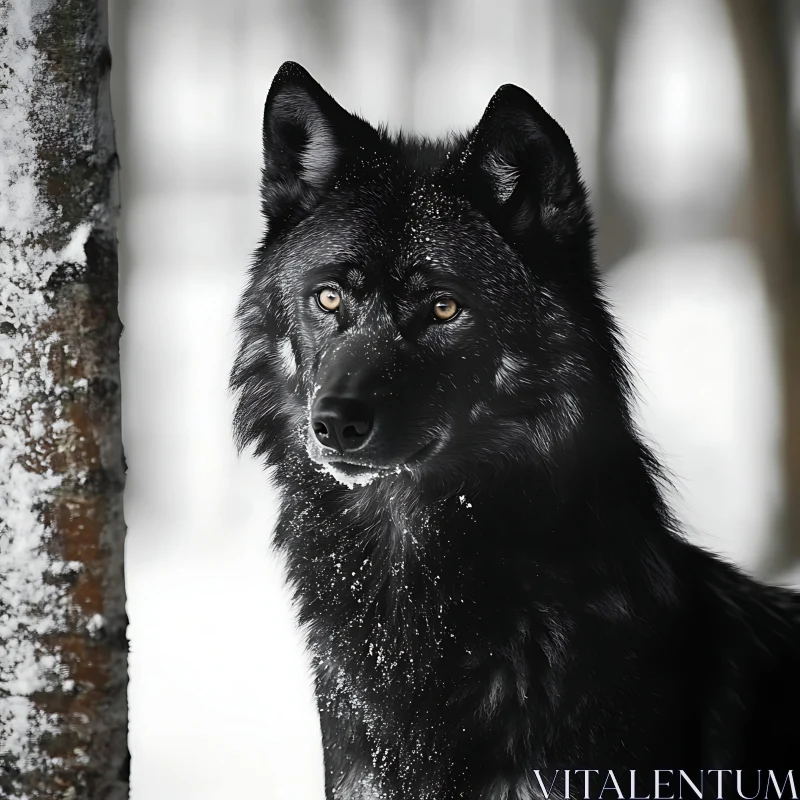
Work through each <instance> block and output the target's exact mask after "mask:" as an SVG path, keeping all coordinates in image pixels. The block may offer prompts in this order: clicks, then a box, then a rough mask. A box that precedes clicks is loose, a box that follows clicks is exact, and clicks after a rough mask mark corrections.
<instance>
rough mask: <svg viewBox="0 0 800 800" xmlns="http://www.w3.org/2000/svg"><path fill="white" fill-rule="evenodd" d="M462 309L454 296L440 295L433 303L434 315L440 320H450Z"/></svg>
mask: <svg viewBox="0 0 800 800" xmlns="http://www.w3.org/2000/svg"><path fill="white" fill-rule="evenodd" d="M459 311H460V308H459V305H458V303H456V301H455V300H453V298H452V297H440V298H439V299H438V300H437V301H436V302H435V303H434V304H433V316H434V317H435V318H436V319H438V320H439V322H448V321H449V320H451V319H453V317H455V316H456V314H458V312H459Z"/></svg>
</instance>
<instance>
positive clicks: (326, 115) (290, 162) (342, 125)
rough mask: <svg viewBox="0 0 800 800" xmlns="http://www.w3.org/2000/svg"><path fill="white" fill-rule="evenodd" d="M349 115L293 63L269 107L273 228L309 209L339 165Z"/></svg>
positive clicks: (265, 204) (266, 176)
mask: <svg viewBox="0 0 800 800" xmlns="http://www.w3.org/2000/svg"><path fill="white" fill-rule="evenodd" d="M354 123H357V120H356V119H355V118H354V117H352V116H351V115H350V114H348V113H347V111H345V110H344V109H343V108H342V107H341V106H340V105H339V104H338V103H337V102H336V101H335V100H334V99H333V98H332V97H331V96H330V95H329V94H328V93H327V92H326V91H325V90H324V89H323V88H322V87H321V86H320V85H319V84H318V83H317V82H316V81H315V80H314V79H313V78H312V77H311V76H310V75H309V74H308V72H306V70H304V69H303V68H302V67H301V66H300V65H299V64H295V63H294V62H292V61H287V62H286V63H285V64H283V65H282V66H281V68H280V69H279V70H278V72H277V73H276V75H275V78H274V79H273V81H272V86H271V87H270V90H269V94H268V95H267V101H266V104H265V105H264V127H263V144H264V170H263V181H262V189H261V195H262V209H263V212H264V215H265V216H266V217H267V220H268V222H269V226H270V229H271V230H274V229H275V228H276V227H279V226H280V224H281V223H282V222H283V221H284V220H285V219H286V218H287V217H288V216H289V215H290V214H292V213H293V212H295V211H309V210H310V209H311V208H313V207H314V205H316V203H317V202H318V200H319V198H320V196H321V195H322V193H323V192H324V191H325V189H326V188H327V187H328V186H329V184H330V182H331V179H332V178H333V176H334V173H335V172H336V170H337V167H338V166H339V164H340V162H341V159H342V156H343V153H344V148H345V140H346V139H347V136H348V128H349V127H350V126H351V125H352V124H354Z"/></svg>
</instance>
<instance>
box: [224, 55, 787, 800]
mask: <svg viewBox="0 0 800 800" xmlns="http://www.w3.org/2000/svg"><path fill="white" fill-rule="evenodd" d="M262 198H263V210H264V214H265V218H266V221H267V229H266V233H265V236H264V240H263V242H262V245H261V247H260V248H259V250H258V252H257V253H256V258H255V260H254V263H253V267H252V270H251V280H250V283H249V285H248V287H247V289H246V291H245V293H244V295H243V297H242V302H241V306H240V313H239V321H240V331H241V347H240V351H239V356H238V358H237V362H236V365H235V366H234V370H233V374H232V385H233V386H234V387H235V388H236V390H237V391H238V393H239V401H238V406H237V415H236V429H237V435H238V439H239V442H240V443H241V444H253V445H254V446H255V449H256V451H257V452H258V453H259V454H260V455H263V456H264V458H265V461H266V463H267V464H268V465H270V466H271V467H272V468H273V474H274V478H275V480H276V482H277V483H278V485H279V486H280V488H281V492H282V498H283V499H282V507H281V514H280V518H279V522H278V526H277V529H276V533H275V541H276V544H277V546H278V547H279V548H280V549H281V550H282V552H283V553H284V554H285V556H286V562H287V569H288V578H289V581H290V583H291V585H292V587H293V589H294V592H295V597H296V601H297V611H298V617H299V620H300V622H301V623H302V624H303V626H304V630H305V632H306V636H307V640H308V644H309V649H310V653H311V657H312V659H313V662H314V667H315V675H316V690H317V698H318V703H319V710H320V720H321V730H322V739H323V748H324V753H325V774H326V792H327V797H328V798H329V800H330V799H331V798H342V799H346V800H375V799H376V798H377V799H378V800H407V799H410V798H414V800H423V799H425V800H427V799H428V798H430V800H455V798H474V800H479V799H482V800H493V799H494V798H498V800H527V798H533V797H540V796H542V788H541V785H540V784H539V783H538V779H536V778H534V776H535V775H541V774H545V775H547V774H550V775H552V774H553V770H557V769H562V770H563V769H578V768H580V769H596V770H598V771H608V770H610V769H637V770H641V771H646V770H654V769H684V770H691V769H711V768H718V769H731V770H735V769H746V768H759V769H776V770H777V769H786V768H789V767H792V766H797V764H795V762H796V761H797V753H798V752H800V737H799V736H798V734H797V732H796V730H791V729H789V728H787V725H786V722H785V721H786V720H787V719H792V718H795V719H796V718H798V717H800V684H798V680H797V675H798V674H800V644H799V641H800V634H799V633H798V630H799V629H800V611H799V610H798V609H799V607H800V606H799V604H798V599H797V596H796V595H794V594H792V593H790V592H788V591H784V590H779V589H773V588H768V587H765V586H762V585H760V584H758V583H756V582H755V581H753V580H751V579H750V578H748V577H746V576H744V575H742V574H741V573H739V572H737V571H736V570H735V569H733V568H732V567H730V566H728V565H726V564H723V563H722V562H720V561H718V560H717V559H716V558H714V557H713V556H711V555H710V554H708V553H705V552H704V551H702V550H700V549H698V548H694V547H692V546H690V545H688V544H687V543H686V542H685V541H684V540H683V539H682V537H681V536H680V533H679V526H678V525H677V523H676V522H675V520H674V519H673V517H672V515H671V513H670V511H669V509H668V508H667V507H666V506H665V504H664V502H663V500H662V497H661V486H660V485H661V482H662V480H663V476H662V473H661V470H660V468H659V465H658V463H657V461H656V459H655V458H654V457H653V455H652V453H651V452H650V450H649V449H648V448H647V447H646V446H645V445H644V444H643V442H642V441H641V439H640V437H639V435H638V433H637V432H636V430H635V427H634V425H633V424H632V422H631V413H630V394H631V392H630V381H629V377H628V372H627V368H626V365H625V361H624V358H623V354H622V350H621V348H620V345H619V341H618V339H619V337H618V333H617V329H616V326H615V323H614V321H613V318H612V316H611V315H610V313H609V311H608V309H607V307H606V304H605V303H604V301H603V298H602V294H601V291H600V285H599V284H600V281H599V277H598V273H597V270H596V267H595V264H594V256H593V244H592V242H593V229H592V223H591V214H590V211H589V207H588V203H587V199H586V192H585V190H584V187H583V185H582V183H581V181H580V177H579V174H578V167H577V161H576V158H575V154H574V152H573V151H572V147H571V145H570V142H569V139H568V138H567V136H566V134H565V133H564V131H563V130H562V129H561V128H560V127H559V126H558V124H557V123H556V122H555V121H554V120H553V119H552V118H550V117H549V116H548V115H547V114H546V112H545V111H544V110H543V109H542V108H541V107H540V106H539V105H538V104H537V103H536V101H534V100H533V98H531V97H530V96H529V95H527V94H526V93H525V92H523V91H522V90H521V89H518V88H517V87H513V86H506V87H503V88H501V89H500V90H499V91H498V93H497V94H496V95H495V97H494V98H493V99H492V101H491V102H490V104H489V107H488V108H487V110H486V112H485V114H484V116H483V118H482V119H481V121H480V122H479V124H478V125H477V126H476V128H475V129H474V130H473V131H471V132H470V133H468V134H467V135H465V136H461V137H457V136H453V137H451V138H450V139H449V140H447V141H442V142H436V143H432V142H429V141H425V140H418V139H414V138H410V137H405V136H396V137H391V136H389V135H388V134H387V133H386V132H385V131H383V130H375V129H374V128H372V127H371V126H369V125H368V124H367V123H366V122H364V121H363V120H361V119H359V118H357V117H354V116H352V115H350V114H348V113H347V112H346V111H344V109H342V108H341V107H340V106H339V105H338V104H336V103H335V102H334V101H333V99H332V98H331V97H330V96H329V95H327V94H326V93H325V92H324V91H323V90H322V89H321V88H320V87H319V86H318V85H317V84H316V83H315V82H314V81H313V80H312V79H311V78H310V76H308V74H307V73H306V72H305V71H304V70H302V68H300V67H298V66H297V65H293V64H287V65H284V67H282V68H281V71H280V72H279V73H278V75H277V76H276V79H275V82H274V83H273V86H272V88H271V90H270V93H269V96H268V98H267V104H266V108H265V116H264V182H263V191H262ZM536 770H539V771H540V772H539V773H536V772H535V771H536ZM548 771H549V772H548ZM596 788H599V787H596ZM642 788H643V790H644V793H645V794H646V787H642ZM551 796H554V797H555V796H557V790H556V792H555V793H554V794H552V795H551Z"/></svg>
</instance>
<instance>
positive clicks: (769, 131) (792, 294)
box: [728, 0, 800, 569]
mask: <svg viewBox="0 0 800 800" xmlns="http://www.w3.org/2000/svg"><path fill="white" fill-rule="evenodd" d="M787 9H788V6H784V4H783V3H781V2H779V1H778V0H760V2H754V0H728V10H729V12H730V18H731V21H732V24H733V30H734V34H735V38H736V41H737V43H738V47H739V53H740V58H741V64H742V75H743V79H744V88H745V95H746V99H747V119H748V127H749V132H750V150H751V160H750V180H749V186H748V197H749V198H750V202H751V204H752V219H753V221H754V222H753V228H752V230H751V231H750V232H749V233H750V235H751V236H752V239H753V241H754V244H755V246H756V248H757V249H758V252H759V254H760V256H761V260H762V263H763V266H764V271H765V276H766V282H767V287H768V291H769V295H770V298H771V302H772V307H773V310H774V312H775V317H776V342H777V346H778V355H779V360H780V362H779V363H780V375H781V382H782V393H781V394H782V397H781V400H782V414H783V419H782V422H783V426H782V427H783V430H782V440H783V446H782V462H783V474H784V492H783V502H784V506H783V515H782V519H781V520H780V521H779V524H778V534H779V540H778V542H777V545H776V547H775V553H774V556H773V562H774V563H773V564H772V565H771V566H773V567H774V568H776V569H780V568H783V569H785V568H786V567H788V566H790V565H791V563H792V562H794V561H796V560H797V559H798V558H800V231H798V220H797V211H796V206H795V196H794V186H793V178H792V175H793V172H794V170H793V153H792V150H793V148H792V139H791V133H790V131H791V121H790V115H789V114H790V112H789V108H790V106H789V41H788V35H787V30H786V28H787V25H786V22H788V19H786V18H785V12H786V11H787ZM786 16H788V15H786Z"/></svg>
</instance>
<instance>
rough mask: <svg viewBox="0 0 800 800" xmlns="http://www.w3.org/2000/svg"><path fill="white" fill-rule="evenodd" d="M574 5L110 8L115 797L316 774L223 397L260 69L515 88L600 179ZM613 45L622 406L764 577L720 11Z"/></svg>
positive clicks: (385, 110) (755, 403)
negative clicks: (118, 614) (114, 200)
mask: <svg viewBox="0 0 800 800" xmlns="http://www.w3.org/2000/svg"><path fill="white" fill-rule="evenodd" d="M572 5H573V4H570V3H565V2H559V0H535V1H534V0H492V2H489V0H484V2H467V0H436V2H434V1H433V0H431V2H428V3H426V2H425V1H424V0H409V2H406V3H402V2H378V1H377V0H348V1H347V2H333V0H330V2H326V0H321V1H320V0H291V1H290V0H271V2H267V1H265V0H227V1H226V2H225V3H216V2H211V0H121V2H115V0H112V2H111V3H110V6H111V12H112V50H113V55H114V71H113V72H114V81H115V83H114V87H113V90H114V107H115V115H116V119H117V126H118V140H119V149H120V154H121V160H122V192H123V194H122V197H123V223H122V228H121V254H120V262H121V269H122V298H121V316H122V319H123V322H124V324H125V334H124V337H123V340H122V359H123V361H122V369H123V381H124V384H123V414H124V437H125V450H126V456H127V461H128V466H129V472H128V483H127V490H126V495H125V513H126V518H127V523H128V539H127V551H126V555H127V562H126V563H127V567H126V569H127V588H128V597H129V601H128V611H129V615H130V639H131V651H132V652H131V667H130V675H131V682H130V706H131V711H130V720H131V721H130V749H131V752H132V756H133V761H132V770H133V771H132V797H133V800H161V798H163V799H164V800H182V799H183V798H185V799H186V800H231V798H250V797H252V798H288V797H291V798H293V800H321V798H322V797H323V796H324V794H323V789H322V762H321V752H320V745H319V741H318V738H319V730H318V723H317V720H316V716H315V711H314V707H313V702H312V694H311V683H310V678H309V672H308V669H307V666H306V663H305V660H304V657H303V653H302V648H301V646H300V641H299V637H298V634H297V632H296V631H295V629H294V626H293V622H292V614H291V609H290V606H289V601H288V599H287V597H286V594H285V592H284V589H283V587H282V583H281V577H280V564H278V563H276V561H275V558H274V556H273V555H272V554H271V553H270V551H269V549H268V534H269V530H270V525H271V519H272V514H273V509H274V496H273V494H272V491H271V489H270V487H269V486H268V484H267V481H266V479H265V478H264V476H263V475H262V473H261V471H260V469H259V467H258V465H257V464H255V463H254V462H253V461H252V460H251V459H249V458H246V457H245V458H241V459H240V458H237V456H236V454H235V452H234V449H233V446H232V444H231V437H230V419H231V401H230V399H229V398H228V396H227V392H226V381H227V372H228V369H229V365H230V362H231V357H232V351H233V346H234V335H233V325H232V315H233V309H234V305H235V302H236V298H237V294H238V292H239V290H240V288H241V287H242V282H243V276H244V272H245V269H246V267H247V264H248V261H249V257H250V254H251V251H252V250H253V249H254V247H255V244H256V241H257V239H258V236H259V233H260V219H259V212H258V194H257V192H258V181H259V171H260V124H261V114H262V107H263V101H264V98H265V96H266V92H267V89H268V87H269V83H270V81H271V79H272V76H273V74H274V73H275V71H276V70H277V68H278V66H279V65H280V64H281V63H282V62H283V61H284V60H286V59H293V60H296V61H299V62H300V63H302V64H303V65H304V66H305V67H306V68H307V69H309V70H310V72H311V73H312V74H313V75H314V76H315V77H316V78H317V79H318V80H319V81H320V82H321V83H322V84H323V85H324V86H325V87H326V88H327V89H328V90H329V91H331V92H332V94H333V95H334V96H335V97H336V98H337V99H338V100H339V102H341V103H342V104H343V105H344V106H345V107H346V108H349V109H351V110H356V111H359V112H361V113H362V114H364V115H365V116H366V117H367V118H368V119H370V120H372V121H376V122H377V121H382V120H385V121H388V122H389V123H390V125H391V126H392V127H394V128H396V127H398V126H404V127H408V128H413V129H415V130H417V131H420V132H424V133H428V134H437V133H442V132H445V131H446V130H448V129H449V128H465V127H467V126H470V125H472V124H474V123H475V122H476V121H477V119H478V118H479V116H480V115H481V113H482V111H483V109H484V107H485V105H486V102H487V101H488V99H489V97H490V96H491V95H492V93H493V92H494V91H495V90H496V89H497V87H498V86H500V85H501V84H502V83H507V82H513V83H518V84H520V85H522V86H524V87H525V88H527V89H528V90H529V91H530V92H531V93H532V94H533V95H534V96H535V97H537V98H538V99H539V100H540V102H542V104H543V105H544V106H545V107H546V108H547V109H548V110H549V111H550V112H551V113H552V114H553V115H554V116H555V117H556V118H557V119H558V120H559V121H560V122H561V123H562V125H563V126H564V127H565V128H566V130H567V131H568V132H569V134H570V136H571V138H572V140H573V143H574V145H575V148H576V150H577V152H578V154H579V156H580V157H581V159H582V163H583V170H584V175H585V177H586V179H587V180H588V183H589V184H590V185H594V182H595V180H596V179H597V176H598V174H599V173H598V170H599V165H598V163H597V156H596V152H597V135H598V123H597V119H598V111H599V110H600V105H601V103H602V99H601V95H600V93H599V90H598V85H597V84H598V81H597V74H598V63H599V62H598V57H597V53H596V52H595V51H593V48H592V43H591V42H590V41H589V40H588V39H587V38H586V35H585V28H582V27H581V25H580V24H579V23H578V21H577V20H576V19H575V18H574V16H573V15H572V12H571V11H570V9H571V8H572ZM619 59H620V61H619V65H618V75H617V80H616V82H615V86H614V91H613V95H612V97H611V102H610V105H608V106H605V105H604V108H607V110H608V113H609V114H611V120H612V125H611V131H612V134H613V136H612V138H611V141H610V147H609V163H608V170H609V173H610V175H611V179H612V181H613V187H614V189H615V191H616V192H617V193H618V194H619V196H620V198H621V199H622V201H623V202H624V203H625V204H626V205H625V207H626V208H628V209H629V210H630V214H631V220H632V221H633V222H635V224H636V226H637V230H638V239H637V245H636V247H635V249H630V248H629V249H628V250H627V252H624V254H623V255H622V257H621V260H620V261H619V263H614V264H606V266H607V267H608V268H609V269H608V283H609V294H610V296H611V298H612V300H613V302H614V304H615V305H616V308H617V310H618V313H619V316H620V318H621V320H622V323H623V326H624V329H625V332H626V337H627V343H628V346H629V349H630V351H631V353H632V356H633V358H634V363H635V365H636V368H637V370H638V373H639V375H640V392H641V397H642V404H641V408H640V419H641V424H642V427H643V428H644V430H645V431H646V433H647V435H648V437H649V438H651V439H652V440H653V441H654V442H656V443H657V446H658V450H659V451H660V452H661V453H662V454H663V456H664V457H665V459H666V461H667V464H668V465H669V467H670V468H671V469H672V471H673V473H674V476H675V478H676V483H677V487H678V491H677V493H676V495H675V497H674V498H673V502H674V505H675V506H676V508H677V510H678V511H679V513H680V514H681V515H682V517H683V519H684V520H685V521H686V523H687V527H688V529H689V531H690V533H691V535H692V536H693V537H694V538H695V539H696V541H698V542H700V543H702V544H704V545H705V546H707V547H709V548H712V549H714V550H717V551H719V552H721V553H724V554H726V555H727V556H729V557H730V558H731V559H733V560H735V561H736V562H738V563H740V564H742V565H743V566H745V567H746V568H747V569H749V570H751V571H753V572H756V573H758V574H763V571H764V565H765V563H766V559H767V557H768V555H769V552H770V537H769V531H770V528H771V525H772V523H773V519H774V514H775V512H776V509H777V508H778V504H779V502H780V478H779V471H778V463H777V442H778V437H779V435H780V431H779V430H778V429H777V424H778V423H777V422H776V420H777V419H778V390H777V385H776V365H775V359H774V353H773V348H772V345H771V338H770V337H771V334H770V312H769V307H768V302H767V299H766V295H765V292H764V290H763V288H762V284H761V277H760V274H759V265H758V262H757V260H756V258H755V256H754V255H753V253H752V251H751V250H750V248H749V245H748V243H747V242H746V241H744V240H743V239H740V238H737V236H736V231H735V226H731V225H730V224H724V221H725V220H726V219H727V218H728V217H729V216H730V209H731V204H732V203H733V202H734V200H732V198H734V197H735V196H736V193H737V192H738V191H739V190H740V186H741V181H742V176H743V174H744V170H745V167H746V153H747V141H746V135H745V128H744V125H745V120H744V106H743V97H742V88H741V85H740V76H739V67H738V64H737V60H736V54H735V51H734V47H733V43H732V40H731V36H730V31H729V27H728V22H727V18H726V16H725V13H724V9H723V7H722V6H721V5H720V4H719V3H718V2H713V1H712V0H702V1H701V0H670V2H660V3H653V2H647V0H637V1H636V2H633V3H632V4H631V8H630V13H629V14H628V15H627V17H626V19H625V20H624V23H623V31H622V34H621V44H620V49H619ZM785 566H786V567H787V568H789V567H790V566H791V565H785Z"/></svg>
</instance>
